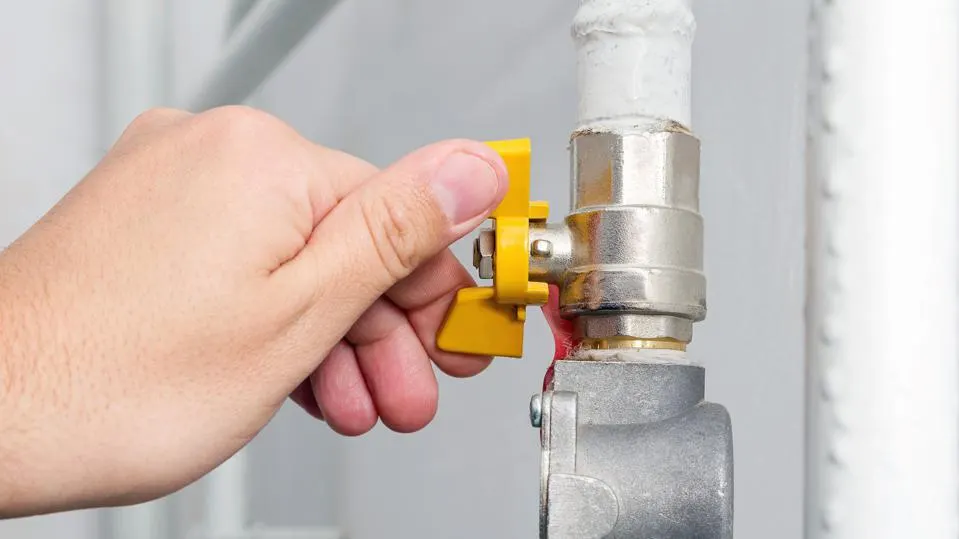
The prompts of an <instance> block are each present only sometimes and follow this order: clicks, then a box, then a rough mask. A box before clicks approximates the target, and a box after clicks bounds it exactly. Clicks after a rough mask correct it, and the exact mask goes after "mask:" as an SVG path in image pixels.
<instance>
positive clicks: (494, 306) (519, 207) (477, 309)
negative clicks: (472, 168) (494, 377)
mask: <svg viewBox="0 0 959 539" xmlns="http://www.w3.org/2000/svg"><path fill="white" fill-rule="evenodd" d="M488 144H489V145H490V147H492V148H493V149H494V150H496V152H497V153H499V154H500V156H502V158H503V160H504V161H505V162H506V168H507V171H508V172H509V189H508V190H507V193H506V197H505V198H504V199H503V202H501V203H500V205H499V206H497V207H496V209H495V210H493V213H492V214H491V215H490V219H492V220H493V229H492V230H485V231H483V232H481V233H480V237H479V238H478V239H477V243H476V249H475V253H474V265H475V266H476V267H477V269H478V270H479V274H480V277H482V278H485V279H488V278H490V277H492V279H493V286H492V287H473V288H464V289H462V290H460V291H459V292H458V293H457V294H456V299H455V300H453V304H452V306H450V309H449V311H448V312H447V313H446V320H445V321H444V322H443V326H442V327H441V328H440V331H439V333H438V334H437V337H436V345H437V347H438V348H439V349H440V350H444V351H446V352H457V353H461V354H470V355H482V356H502V357H522V356H523V333H524V332H523V329H524V326H525V323H526V306H527V305H543V304H545V303H546V301H547V299H548V298H549V285H547V284H546V283H538V282H530V280H529V257H530V242H529V228H530V223H531V222H545V221H546V218H547V217H548V215H549V204H548V203H546V202H530V200H529V196H530V195H529V182H530V141H529V140H528V139H519V140H507V141H499V142H490V143H488Z"/></svg>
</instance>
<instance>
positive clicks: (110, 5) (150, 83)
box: [101, 0, 171, 147]
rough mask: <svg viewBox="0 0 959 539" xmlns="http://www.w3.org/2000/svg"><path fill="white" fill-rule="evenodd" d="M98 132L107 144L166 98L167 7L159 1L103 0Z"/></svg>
mask: <svg viewBox="0 0 959 539" xmlns="http://www.w3.org/2000/svg"><path fill="white" fill-rule="evenodd" d="M102 8H103V9H102V13H103V36H104V41H103V89H104V92H103V99H104V102H103V114H104V122H103V131H102V135H101V136H102V140H103V144H104V146H105V147H109V146H110V145H111V144H113V141H114V140H116V138H117V136H119V135H120V133H122V132H123V129H124V128H125V127H126V126H127V124H129V123H130V121H131V120H133V119H134V118H135V117H136V116H137V115H138V114H140V113H141V112H143V111H144V110H146V109H149V108H151V107H156V106H160V105H163V104H164V103H166V102H167V101H168V98H169V89H170V86H169V85H170V73H171V70H170V64H169V47H168V45H169V42H170V41H169V37H170V36H169V33H168V32H169V19H170V17H169V7H168V3H167V2H165V1H164V0H102Z"/></svg>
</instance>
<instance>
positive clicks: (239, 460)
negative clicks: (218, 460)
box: [206, 449, 249, 539]
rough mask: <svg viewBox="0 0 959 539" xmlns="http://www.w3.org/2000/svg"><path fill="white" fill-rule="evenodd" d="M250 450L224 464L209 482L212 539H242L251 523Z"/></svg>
mask: <svg viewBox="0 0 959 539" xmlns="http://www.w3.org/2000/svg"><path fill="white" fill-rule="evenodd" d="M246 471H247V449H243V450H241V451H240V452H239V453H237V454H236V455H234V456H233V457H232V458H231V459H230V460H228V461H226V462H224V463H223V464H222V465H220V467H219V468H217V469H216V470H215V471H213V473H211V474H210V475H209V477H208V478H207V484H206V487H207V492H206V516H207V533H208V534H209V535H208V537H210V538H211V539H217V538H232V537H241V536H242V535H243V533H244V532H245V531H246V529H247V526H248V525H249V522H248V519H247V510H246V501H247V497H246V494H247V481H246Z"/></svg>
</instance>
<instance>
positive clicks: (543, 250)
mask: <svg viewBox="0 0 959 539" xmlns="http://www.w3.org/2000/svg"><path fill="white" fill-rule="evenodd" d="M530 252H531V253H532V254H533V256H538V257H541V258H546V257H549V256H552V254H553V244H552V243H550V242H549V241H548V240H535V241H534V242H533V245H531V246H530Z"/></svg>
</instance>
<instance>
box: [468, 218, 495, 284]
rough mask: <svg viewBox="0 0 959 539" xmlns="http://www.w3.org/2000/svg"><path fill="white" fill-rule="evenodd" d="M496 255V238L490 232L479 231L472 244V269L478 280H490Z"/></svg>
mask: <svg viewBox="0 0 959 539" xmlns="http://www.w3.org/2000/svg"><path fill="white" fill-rule="evenodd" d="M495 254H496V236H495V234H494V233H493V231H492V230H481V231H480V233H479V236H477V237H476V241H474V242H473V267H474V268H476V271H477V273H478V274H479V277H480V279H492V278H493V272H494V269H495V268H494V266H493V262H494V258H493V257H494V255H495Z"/></svg>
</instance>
